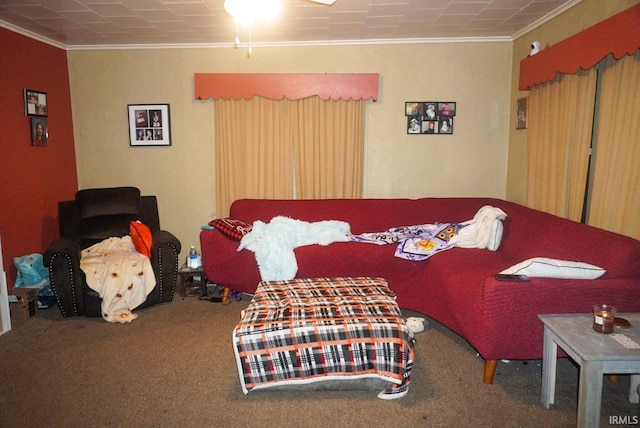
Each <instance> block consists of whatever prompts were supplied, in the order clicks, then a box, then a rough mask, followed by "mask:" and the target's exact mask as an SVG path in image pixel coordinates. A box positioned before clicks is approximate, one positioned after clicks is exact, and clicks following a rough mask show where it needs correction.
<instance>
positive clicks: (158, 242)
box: [151, 230, 182, 254]
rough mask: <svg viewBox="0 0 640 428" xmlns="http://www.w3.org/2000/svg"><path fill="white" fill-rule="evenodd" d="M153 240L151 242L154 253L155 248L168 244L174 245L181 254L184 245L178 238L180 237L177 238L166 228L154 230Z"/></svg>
mask: <svg viewBox="0 0 640 428" xmlns="http://www.w3.org/2000/svg"><path fill="white" fill-rule="evenodd" d="M152 240H153V242H152V244H151V252H152V253H153V250H154V249H158V248H160V247H162V246H163V245H167V244H169V245H173V246H174V247H175V249H176V251H177V252H178V254H180V251H181V250H182V245H181V243H180V241H179V240H178V238H176V237H175V236H174V235H173V234H172V233H171V232H168V231H166V230H156V231H155V232H153V236H152Z"/></svg>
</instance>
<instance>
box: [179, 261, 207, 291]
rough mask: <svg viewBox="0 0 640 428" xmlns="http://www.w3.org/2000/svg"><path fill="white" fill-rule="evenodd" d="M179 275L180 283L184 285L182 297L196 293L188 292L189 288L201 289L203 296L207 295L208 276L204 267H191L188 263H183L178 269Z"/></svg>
mask: <svg viewBox="0 0 640 428" xmlns="http://www.w3.org/2000/svg"><path fill="white" fill-rule="evenodd" d="M178 276H179V277H180V281H179V282H180V284H181V285H182V299H184V298H185V297H187V296H191V295H195V294H194V293H193V292H192V293H191V294H188V293H187V290H189V289H190V290H196V291H198V290H199V291H200V293H201V294H200V295H201V296H206V295H207V277H206V276H205V275H204V268H202V266H201V267H198V268H189V267H187V265H186V264H183V265H182V266H181V267H180V269H178Z"/></svg>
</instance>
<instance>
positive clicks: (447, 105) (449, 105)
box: [438, 101, 456, 116]
mask: <svg viewBox="0 0 640 428" xmlns="http://www.w3.org/2000/svg"><path fill="white" fill-rule="evenodd" d="M455 115H456V103H455V102H453V101H445V102H442V101H441V102H439V103H438V116H455Z"/></svg>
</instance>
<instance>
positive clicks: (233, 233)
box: [209, 218, 253, 241]
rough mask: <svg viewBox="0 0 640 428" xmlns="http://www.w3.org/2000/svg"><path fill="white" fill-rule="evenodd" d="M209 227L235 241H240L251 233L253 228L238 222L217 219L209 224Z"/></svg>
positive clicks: (229, 219)
mask: <svg viewBox="0 0 640 428" xmlns="http://www.w3.org/2000/svg"><path fill="white" fill-rule="evenodd" d="M209 226H213V227H215V228H216V229H218V230H219V231H220V232H222V233H224V234H225V235H227V236H229V237H231V238H234V239H237V240H238V241H239V240H241V239H242V237H243V236H244V235H246V234H247V233H249V232H251V229H252V228H253V226H251V225H250V224H247V223H245V222H243V221H240V220H234V219H231V218H217V219H215V220H211V221H210V222H209Z"/></svg>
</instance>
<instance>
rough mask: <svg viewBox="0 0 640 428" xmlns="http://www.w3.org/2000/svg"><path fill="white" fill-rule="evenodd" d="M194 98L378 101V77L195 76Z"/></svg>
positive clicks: (330, 75) (341, 75)
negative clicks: (312, 98) (316, 97)
mask: <svg viewBox="0 0 640 428" xmlns="http://www.w3.org/2000/svg"><path fill="white" fill-rule="evenodd" d="M194 83H195V97H196V99H199V100H202V99H207V98H213V99H214V100H216V99H219V98H222V99H225V100H228V99H230V98H233V99H240V98H244V99H246V100H248V99H251V98H253V97H254V96H255V95H259V96H261V97H265V98H270V99H274V100H281V99H283V98H287V99H289V100H299V99H302V98H306V97H310V96H313V95H317V96H319V97H320V98H321V99H323V100H328V99H332V100H338V99H342V100H348V99H354V100H370V99H371V100H373V101H376V100H377V99H378V75H377V74H354V73H349V74H347V73H324V74H323V73H195V75H194Z"/></svg>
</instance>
